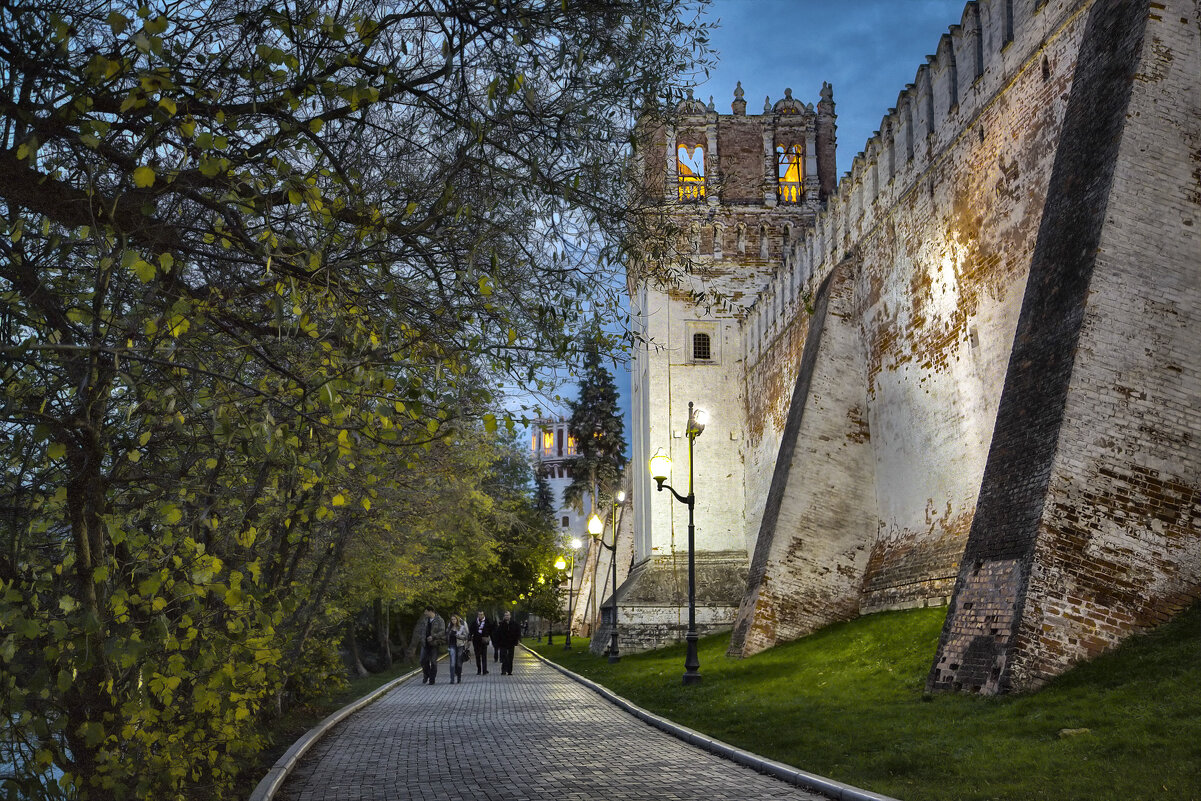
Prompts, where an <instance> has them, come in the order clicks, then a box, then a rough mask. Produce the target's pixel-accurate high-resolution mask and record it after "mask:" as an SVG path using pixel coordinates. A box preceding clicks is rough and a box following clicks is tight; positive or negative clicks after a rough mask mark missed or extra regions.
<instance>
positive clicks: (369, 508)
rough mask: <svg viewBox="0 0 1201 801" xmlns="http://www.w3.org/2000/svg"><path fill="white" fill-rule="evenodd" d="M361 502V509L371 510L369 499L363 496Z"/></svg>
mask: <svg viewBox="0 0 1201 801" xmlns="http://www.w3.org/2000/svg"><path fill="white" fill-rule="evenodd" d="M362 504H363V509H364V510H366V511H368V512H370V511H371V501H370V500H369V499H367V498H364V499H363V500H362Z"/></svg>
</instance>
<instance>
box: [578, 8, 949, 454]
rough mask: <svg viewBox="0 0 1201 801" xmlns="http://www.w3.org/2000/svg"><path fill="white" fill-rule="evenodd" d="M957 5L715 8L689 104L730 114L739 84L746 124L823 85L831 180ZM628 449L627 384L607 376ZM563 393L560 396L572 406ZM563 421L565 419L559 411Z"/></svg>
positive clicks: (622, 374)
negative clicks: (832, 153)
mask: <svg viewBox="0 0 1201 801" xmlns="http://www.w3.org/2000/svg"><path fill="white" fill-rule="evenodd" d="M964 5H965V0H714V2H713V3H712V5H711V6H710V7H709V10H708V14H707V16H708V18H709V20H710V21H711V22H716V23H717V24H716V27H715V28H714V29H713V30H712V32H711V36H710V46H711V47H712V48H713V50H715V51H716V58H717V64H716V65H715V66H714V67H712V68H711V69H710V70H709V76H708V79H706V78H705V76H704V75H700V76H698V85H697V88H696V90H695V92H696V96H697V97H698V98H700V99H702V100H704V101H705V102H708V100H709V96H710V95H712V96H713V102H714V104H715V106H716V108H717V112H718V113H719V114H729V113H730V103H731V102H732V101H733V99H734V87H735V84H736V83H737V82H738V81H741V82H742V88H743V90H744V91H745V92H746V97H745V100H746V103H747V109H746V110H747V113H748V114H759V113H762V110H763V98H764V96H765V95H769V96H770V97H771V102H772V103H773V104H774V103H775V102H776V101H777V100H779V99H780V98H782V97H783V96H784V90H785V89H788V88H790V89H792V95H793V97H795V98H796V99H797V100H799V101H801V102H802V103H813V104H814V105H816V104H817V101H818V100H819V99H820V92H821V86H822V81H827V82H829V83H830V84H832V85H833V87H834V111H835V113H836V114H837V115H838V117H837V125H838V128H837V143H838V150H837V164H838V176H839V178H841V177H842V175H843V174H844V173H845V172H846V171H847V170H849V169H850V167H851V162H852V161H853V160H854V158H855V156H856V154H858V153H859V152H860V151H861V150H863V146H864V145H865V144H866V143H867V140H868V139H869V138H870V137H871V136H872V134H873V133H874V132H875V131H876V130H878V129H879V127H880V121H881V119H883V117H884V115H885V114H886V113H887V112H888V110H889V109H890V108H892V107H894V106H895V105H896V102H897V95H898V94H900V92H901V90H902V89H904V88H905V85H906V84H909V83H912V82H913V79H914V76H915V75H916V74H917V68H918V66H919V65H921V64H924V63H926V55H927V54H929V53H933V52H934V51H935V50H936V49H937V48H938V41H939V39H940V37H941V36H942V35H943V34H944V33H946V32H947V29H948V28H949V27H950V26H952V25H957V24H959V21H960V18H961V17H962V15H963V7H964ZM614 378H615V379H616V381H617V386H618V390H619V391H620V392H621V395H622V406H623V408H624V409H625V412H626V441H627V442H629V440H630V408H629V406H630V376H629V373H628V371H627V370H625V369H622V368H621V367H620V366H619V367H618V369H617V370H616V372H615V375H614ZM573 394H574V391H573V389H572V388H571V387H566V388H564V395H565V397H571V396H572V395H573ZM563 413H566V409H564V410H563Z"/></svg>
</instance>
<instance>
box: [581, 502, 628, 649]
mask: <svg viewBox="0 0 1201 801" xmlns="http://www.w3.org/2000/svg"><path fill="white" fill-rule="evenodd" d="M625 500H626V494H625V493H624V492H622V491H621V490H618V491H617V494H616V495H614V496H613V514H612V516H611V519H612V520H613V544H612V545H606V544H605V540H604V536H603V535H604V533H605V528H604V525H603V524H601V522H600V518H599V517H597V516H596V515H593V516H592V517H593V519H594V520H596V522H597V525H596V527H595V528H593V526H592V521H591V520H589V521H588V533H589V534H591V535H592V536H593V537H595V538H596V540H597V542H599V543H600V544H601V545H602V546H604V548H605V549H606V550H608V551H610V552H611V553H612V554H613V555H612V557H611V558H610V559H609V562H610V563H611V564H612V566H613V615H612V620H613V636H612V638H611V639H610V640H609V661H610V662H619V661H621V656H620V655H619V654H618V653H617V510H618V508H619V507H620V506H621V505H622V504H623V503H625Z"/></svg>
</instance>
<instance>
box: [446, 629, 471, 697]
mask: <svg viewBox="0 0 1201 801" xmlns="http://www.w3.org/2000/svg"><path fill="white" fill-rule="evenodd" d="M467 637H468V633H467V624H466V623H464V622H463V621H462V620H461V619H460V618H459V616H458V615H451V616H450V624H449V625H448V626H447V627H446V647H447V650H448V651H449V652H450V683H451V684H454V683H455V682H456V681H457V682H458V683H459V684H462V683H463V651H464V649H466V648H467Z"/></svg>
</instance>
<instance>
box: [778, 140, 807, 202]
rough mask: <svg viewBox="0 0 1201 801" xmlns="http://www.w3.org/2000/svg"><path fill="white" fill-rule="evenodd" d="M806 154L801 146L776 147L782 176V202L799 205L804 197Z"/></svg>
mask: <svg viewBox="0 0 1201 801" xmlns="http://www.w3.org/2000/svg"><path fill="white" fill-rule="evenodd" d="M804 163H805V154H804V151H803V149H802V148H801V146H800V145H788V146H784V145H776V165H777V167H778V168H779V171H780V172H779V174H780V188H779V195H780V202H782V203H799V202H800V201H801V198H802V197H804V195H803V194H802V192H801V181H802V179H803V178H804V176H805V170H804V166H803V165H804Z"/></svg>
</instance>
